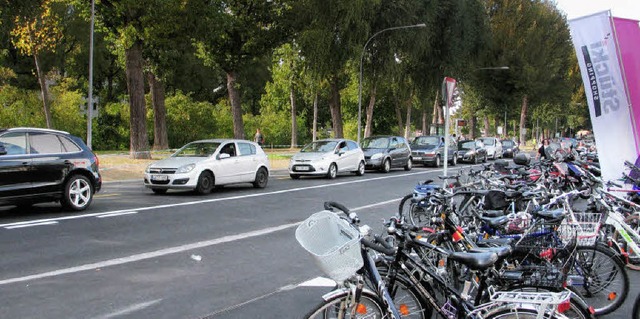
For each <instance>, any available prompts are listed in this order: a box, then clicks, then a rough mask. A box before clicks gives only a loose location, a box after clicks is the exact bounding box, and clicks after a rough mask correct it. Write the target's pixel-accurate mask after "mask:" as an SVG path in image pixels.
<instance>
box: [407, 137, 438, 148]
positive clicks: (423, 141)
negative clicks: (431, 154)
mask: <svg viewBox="0 0 640 319" xmlns="http://www.w3.org/2000/svg"><path fill="white" fill-rule="evenodd" d="M439 141H440V138H439V137H437V136H419V137H416V139H415V140H413V142H411V145H415V146H437V145H438V144H440V142H439Z"/></svg>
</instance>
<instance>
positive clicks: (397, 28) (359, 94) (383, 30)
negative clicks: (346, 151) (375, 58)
mask: <svg viewBox="0 0 640 319" xmlns="http://www.w3.org/2000/svg"><path fill="white" fill-rule="evenodd" d="M425 27H427V25H426V24H424V23H420V24H414V25H405V26H399V27H391V28H386V29H382V30H380V31H378V32H376V33H375V34H374V35H372V36H371V37H370V38H369V40H367V42H365V44H364V47H362V53H361V54H360V78H359V81H358V144H360V131H361V130H362V64H363V61H364V52H365V51H366V50H367V45H368V44H369V42H371V40H373V38H375V37H376V36H377V35H378V34H380V33H382V32H386V31H391V30H399V29H409V28H425Z"/></svg>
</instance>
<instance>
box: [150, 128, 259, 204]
mask: <svg viewBox="0 0 640 319" xmlns="http://www.w3.org/2000/svg"><path fill="white" fill-rule="evenodd" d="M269 171H270V166H269V159H268V158H267V154H265V152H264V151H263V150H262V148H261V147H260V145H258V144H257V143H254V142H249V141H245V140H232V139H212V140H200V141H194V142H191V143H188V144H186V145H185V146H183V147H181V148H180V149H179V150H177V151H176V152H175V153H173V154H172V155H171V156H169V157H167V158H165V159H163V160H160V161H157V162H154V163H151V164H150V165H149V166H147V169H146V171H145V174H144V186H145V187H147V188H150V189H151V190H152V191H153V192H154V193H156V194H164V193H166V192H167V190H169V189H182V190H195V191H196V192H197V193H199V194H207V193H210V192H211V191H212V190H213V188H214V187H221V186H223V185H228V184H238V183H251V184H253V187H256V188H264V187H266V186H267V182H268V181H269Z"/></svg>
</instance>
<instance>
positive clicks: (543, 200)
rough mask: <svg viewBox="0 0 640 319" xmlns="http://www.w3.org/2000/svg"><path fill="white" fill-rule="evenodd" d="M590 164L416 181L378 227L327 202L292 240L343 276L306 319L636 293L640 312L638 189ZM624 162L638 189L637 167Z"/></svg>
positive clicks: (586, 306) (518, 305)
mask: <svg viewBox="0 0 640 319" xmlns="http://www.w3.org/2000/svg"><path fill="white" fill-rule="evenodd" d="M592 159H593V158H591V160H592ZM591 160H586V159H581V158H580V156H578V155H577V154H574V155H573V156H566V157H564V158H562V157H560V156H559V157H556V158H554V160H548V161H537V162H535V163H529V160H528V158H527V159H526V161H524V160H521V161H516V162H518V164H521V165H511V164H507V163H506V162H504V161H496V162H494V163H493V164H492V165H484V166H482V168H480V169H478V168H477V167H474V168H471V169H467V170H464V171H459V173H458V175H455V176H439V179H440V180H439V181H436V182H434V181H433V180H428V181H425V182H423V183H418V185H415V187H414V189H413V191H412V192H411V193H410V194H408V195H407V196H405V197H404V198H403V199H402V200H401V202H400V205H399V209H398V213H397V214H394V216H391V217H390V218H389V219H388V220H386V221H385V222H384V229H385V230H384V231H383V232H382V233H378V234H376V233H374V232H373V231H372V228H371V227H369V226H367V225H362V224H361V223H360V220H359V218H358V216H357V214H355V213H354V212H351V211H349V209H348V208H347V207H345V206H343V205H341V204H340V203H335V202H326V203H325V204H324V210H323V211H321V212H319V213H316V214H313V215H312V216H310V217H309V218H308V219H306V220H305V221H303V222H302V223H301V224H300V225H299V227H298V228H297V230H296V239H297V240H298V242H299V243H300V245H301V246H302V247H303V248H305V249H306V250H307V251H308V252H309V253H310V254H311V256H312V257H313V258H314V261H315V262H316V264H317V265H318V267H319V268H320V269H321V270H322V271H323V272H324V273H325V275H327V276H328V277H330V278H331V279H333V280H335V281H336V282H337V283H338V284H337V286H336V288H335V289H334V290H333V291H331V292H330V293H328V294H326V295H324V296H323V299H322V302H321V303H320V304H319V305H318V306H316V307H315V308H314V309H313V310H312V311H311V312H310V313H308V314H307V315H306V317H305V318H431V317H432V315H434V314H436V315H438V316H439V317H441V318H445V319H453V318H502V319H504V318H596V317H597V316H600V315H605V314H610V313H613V312H615V311H616V310H617V309H618V308H619V307H620V306H621V305H623V304H624V303H625V301H627V300H628V299H629V300H630V299H632V298H635V299H636V300H635V307H634V310H633V312H632V314H633V316H634V317H633V319H640V296H638V297H636V296H629V290H630V283H629V275H628V273H627V271H628V270H629V271H630V270H640V248H639V245H640V234H639V224H640V205H638V203H637V202H638V197H637V195H636V194H637V191H636V190H631V191H629V190H627V189H626V188H624V187H623V185H618V184H617V183H615V182H604V181H602V180H601V178H600V177H599V175H600V170H599V165H598V163H597V162H593V161H591ZM625 165H626V167H627V168H628V171H629V172H628V173H627V174H623V178H624V179H625V181H626V182H627V183H631V184H634V185H635V186H636V187H634V189H635V188H637V186H640V178H638V177H639V176H640V167H638V166H636V165H634V164H632V163H629V162H626V163H625ZM630 302H633V300H632V301H630Z"/></svg>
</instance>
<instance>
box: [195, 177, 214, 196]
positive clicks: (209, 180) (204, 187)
mask: <svg viewBox="0 0 640 319" xmlns="http://www.w3.org/2000/svg"><path fill="white" fill-rule="evenodd" d="M214 185H215V181H214V178H213V174H211V172H209V171H204V172H202V173H200V176H199V177H198V184H197V185H196V193H198V194H201V195H204V194H209V193H211V190H213V187H214Z"/></svg>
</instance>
